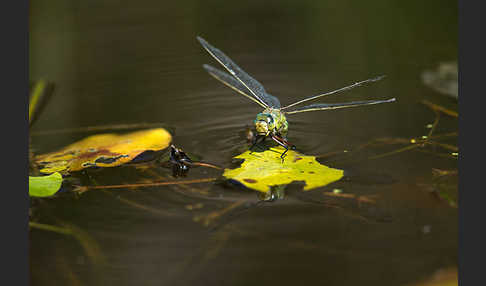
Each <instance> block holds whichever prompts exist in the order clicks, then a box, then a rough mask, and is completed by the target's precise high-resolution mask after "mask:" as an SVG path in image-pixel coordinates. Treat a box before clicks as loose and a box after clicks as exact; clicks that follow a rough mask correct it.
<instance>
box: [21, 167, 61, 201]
mask: <svg viewBox="0 0 486 286" xmlns="http://www.w3.org/2000/svg"><path fill="white" fill-rule="evenodd" d="M61 184H62V175H61V174H59V173H57V172H56V173H53V174H51V175H49V176H41V177H31V176H29V195H30V196H31V197H49V196H52V195H54V194H55V193H56V192H57V191H58V190H59V189H60V188H61Z"/></svg>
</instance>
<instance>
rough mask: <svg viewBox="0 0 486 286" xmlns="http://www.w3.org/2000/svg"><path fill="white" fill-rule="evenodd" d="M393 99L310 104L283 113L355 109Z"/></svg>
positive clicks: (392, 99) (393, 99)
mask: <svg viewBox="0 0 486 286" xmlns="http://www.w3.org/2000/svg"><path fill="white" fill-rule="evenodd" d="M395 100H396V99H395V98H390V99H386V100H365V101H352V102H345V103H318V104H311V105H307V106H303V107H300V108H297V109H295V110H292V111H288V112H285V114H294V113H301V112H307V111H317V110H331V109H339V108H348V107H355V106H363V105H372V104H380V103H387V102H393V101H395Z"/></svg>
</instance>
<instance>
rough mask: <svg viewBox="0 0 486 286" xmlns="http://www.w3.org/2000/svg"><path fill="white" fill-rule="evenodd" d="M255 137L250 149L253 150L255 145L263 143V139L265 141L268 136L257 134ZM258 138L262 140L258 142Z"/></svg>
mask: <svg viewBox="0 0 486 286" xmlns="http://www.w3.org/2000/svg"><path fill="white" fill-rule="evenodd" d="M253 138H254V139H253V144H251V147H250V151H252V149H253V147H255V146H256V145H257V144H258V143H263V141H265V138H266V136H262V135H257V136H255V137H253ZM258 140H260V142H258Z"/></svg>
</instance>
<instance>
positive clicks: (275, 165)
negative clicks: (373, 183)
mask: <svg viewBox="0 0 486 286" xmlns="http://www.w3.org/2000/svg"><path fill="white" fill-rule="evenodd" d="M284 151H285V149H284V148H282V147H280V146H279V147H275V148H270V149H268V150H265V151H264V152H250V151H246V152H244V153H243V154H240V155H238V156H236V157H235V159H244V161H243V163H242V164H241V166H240V167H239V168H236V169H225V171H224V173H223V176H224V177H226V178H228V179H232V180H236V181H238V182H240V183H241V184H243V185H244V186H246V187H247V188H250V189H254V190H257V191H260V192H268V191H270V189H271V187H272V186H282V185H288V184H290V183H291V182H294V181H304V182H305V186H304V190H305V191H308V190H311V189H314V188H318V187H322V186H325V185H328V184H330V183H332V182H335V181H337V180H339V179H341V178H342V177H343V170H339V169H333V168H329V167H327V166H325V165H322V164H320V163H319V162H317V161H316V158H315V157H314V156H307V155H303V154H300V153H298V152H295V151H292V150H289V151H288V152H287V156H286V157H285V159H284V161H283V162H282V159H281V158H280V155H281V154H282V152H284Z"/></svg>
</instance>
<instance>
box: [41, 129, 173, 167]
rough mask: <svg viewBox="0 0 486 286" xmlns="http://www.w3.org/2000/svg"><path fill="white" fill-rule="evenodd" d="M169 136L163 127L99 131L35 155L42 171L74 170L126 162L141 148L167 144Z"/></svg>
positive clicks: (162, 146)
mask: <svg viewBox="0 0 486 286" xmlns="http://www.w3.org/2000/svg"><path fill="white" fill-rule="evenodd" d="M171 140H172V137H171V135H170V133H169V132H167V131H166V130H165V129H163V128H156V129H149V130H142V131H137V132H132V133H128V134H123V135H118V134H100V135H94V136H90V137H87V138H85V139H83V140H80V141H78V142H75V143H73V144H71V145H69V146H67V147H65V148H63V149H61V150H59V151H56V152H53V153H49V154H44V155H39V156H37V157H36V161H37V163H39V164H40V165H41V166H43V168H42V169H41V170H40V171H41V172H42V173H46V174H48V173H52V172H56V171H66V172H74V171H79V170H82V169H84V168H88V167H114V166H118V165H121V164H124V163H128V162H130V161H131V160H133V159H134V158H135V157H137V156H138V155H140V154H141V153H143V152H145V151H149V150H151V151H159V150H162V149H164V148H166V147H167V146H169V143H170V141H171Z"/></svg>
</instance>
